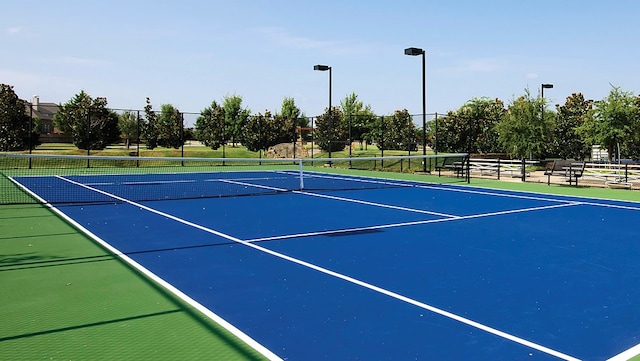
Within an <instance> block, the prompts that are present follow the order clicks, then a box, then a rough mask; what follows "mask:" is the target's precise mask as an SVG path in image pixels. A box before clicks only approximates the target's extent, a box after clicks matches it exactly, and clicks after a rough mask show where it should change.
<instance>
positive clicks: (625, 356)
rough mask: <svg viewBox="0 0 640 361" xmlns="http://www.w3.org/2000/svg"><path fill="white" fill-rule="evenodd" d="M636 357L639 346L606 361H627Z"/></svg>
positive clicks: (638, 352)
mask: <svg viewBox="0 0 640 361" xmlns="http://www.w3.org/2000/svg"><path fill="white" fill-rule="evenodd" d="M638 355H640V344H638V345H635V346H633V347H631V348H630V349H628V350H625V351H623V352H621V353H619V354H617V355H615V356H613V357H611V358H609V359H607V361H628V360H630V359H631V358H633V357H635V356H638Z"/></svg>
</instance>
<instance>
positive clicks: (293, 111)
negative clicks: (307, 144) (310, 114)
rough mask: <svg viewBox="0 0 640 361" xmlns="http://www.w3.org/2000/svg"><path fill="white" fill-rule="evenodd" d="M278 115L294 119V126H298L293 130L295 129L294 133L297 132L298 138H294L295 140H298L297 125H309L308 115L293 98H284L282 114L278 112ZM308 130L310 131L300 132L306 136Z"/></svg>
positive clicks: (305, 126) (281, 108)
mask: <svg viewBox="0 0 640 361" xmlns="http://www.w3.org/2000/svg"><path fill="white" fill-rule="evenodd" d="M276 116H279V117H282V118H283V119H287V120H292V121H293V122H294V127H295V128H296V129H293V130H292V131H294V134H296V139H294V141H296V140H298V139H297V134H298V133H297V127H301V128H307V127H309V119H307V117H306V116H305V115H304V114H303V113H302V112H301V111H300V108H298V107H297V106H296V103H295V101H294V99H293V98H286V97H285V98H284V100H283V101H282V106H281V107H280V114H277V115H276ZM307 132H308V131H304V132H300V133H301V134H300V135H301V136H302V137H304V136H305V135H306V134H307Z"/></svg>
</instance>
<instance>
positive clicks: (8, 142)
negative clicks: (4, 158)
mask: <svg viewBox="0 0 640 361" xmlns="http://www.w3.org/2000/svg"><path fill="white" fill-rule="evenodd" d="M27 109H28V106H27V102H25V101H24V100H21V99H20V98H18V96H17V95H16V93H15V92H14V91H13V86H10V85H7V84H0V130H1V131H0V151H11V150H25V149H29V147H30V146H31V147H35V146H36V145H38V144H39V141H38V137H39V134H38V132H37V130H38V127H37V126H36V123H35V122H34V120H33V119H31V117H30V116H29V115H27V113H26V110H27Z"/></svg>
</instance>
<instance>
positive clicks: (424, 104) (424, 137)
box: [404, 48, 438, 173]
mask: <svg viewBox="0 0 640 361" xmlns="http://www.w3.org/2000/svg"><path fill="white" fill-rule="evenodd" d="M425 54H426V52H425V51H424V50H423V49H420V48H406V49H404V55H410V56H417V55H422V155H423V156H425V155H427V73H426V66H425V62H426V61H425V58H426V55H425ZM435 132H436V136H437V132H438V129H437V128H436V130H435ZM433 148H434V152H435V153H436V154H438V153H437V152H438V151H437V147H436V143H435V137H434V146H433ZM422 171H423V172H425V173H426V172H427V159H426V158H425V159H423V160H422Z"/></svg>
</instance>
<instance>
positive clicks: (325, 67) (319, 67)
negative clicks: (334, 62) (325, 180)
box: [313, 65, 333, 164]
mask: <svg viewBox="0 0 640 361" xmlns="http://www.w3.org/2000/svg"><path fill="white" fill-rule="evenodd" d="M313 70H317V71H327V70H328V71H329V159H331V138H332V137H333V117H332V115H331V67H330V66H328V65H314V66H313ZM329 164H331V161H329Z"/></svg>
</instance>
